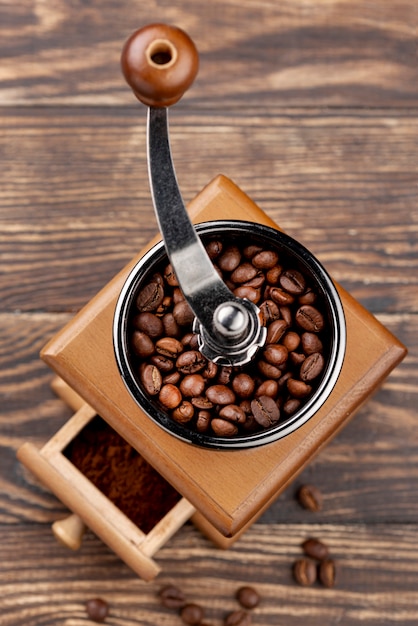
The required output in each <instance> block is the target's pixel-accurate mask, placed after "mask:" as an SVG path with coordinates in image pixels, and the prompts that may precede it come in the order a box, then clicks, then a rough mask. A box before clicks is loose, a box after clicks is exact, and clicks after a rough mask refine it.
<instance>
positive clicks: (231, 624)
mask: <svg viewBox="0 0 418 626" xmlns="http://www.w3.org/2000/svg"><path fill="white" fill-rule="evenodd" d="M251 623H252V620H251V615H250V614H249V613H247V612H246V611H242V610H239V609H238V610H237V611H232V613H229V615H227V616H226V618H225V620H224V625H225V626H250V624H251Z"/></svg>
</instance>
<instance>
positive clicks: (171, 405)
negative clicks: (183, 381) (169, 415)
mask: <svg viewBox="0 0 418 626" xmlns="http://www.w3.org/2000/svg"><path fill="white" fill-rule="evenodd" d="M158 399H159V401H160V402H161V404H162V405H163V406H164V407H165V408H166V409H175V408H176V407H177V406H178V405H179V404H180V402H181V401H182V396H181V393H180V389H179V388H178V387H176V386H175V385H170V384H168V385H163V386H162V387H161V390H160V393H159V395H158Z"/></svg>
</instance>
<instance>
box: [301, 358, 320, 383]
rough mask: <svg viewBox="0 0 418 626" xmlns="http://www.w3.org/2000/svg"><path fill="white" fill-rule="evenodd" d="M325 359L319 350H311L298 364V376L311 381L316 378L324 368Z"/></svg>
mask: <svg viewBox="0 0 418 626" xmlns="http://www.w3.org/2000/svg"><path fill="white" fill-rule="evenodd" d="M324 365H325V361H324V357H323V356H322V354H321V353H320V352H313V353H312V354H310V355H309V356H307V357H306V359H305V360H304V361H303V363H302V365H301V366H300V377H301V379H302V380H303V381H305V382H307V381H311V380H314V379H315V378H317V377H318V376H319V375H320V374H321V373H322V370H323V369H324Z"/></svg>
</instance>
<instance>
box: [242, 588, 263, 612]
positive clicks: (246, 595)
mask: <svg viewBox="0 0 418 626" xmlns="http://www.w3.org/2000/svg"><path fill="white" fill-rule="evenodd" d="M236 598H237V600H238V602H239V603H240V605H241V606H243V607H244V608H245V609H254V608H255V607H256V606H258V605H259V604H260V595H259V593H258V592H257V591H256V590H255V589H254V587H248V586H244V587H240V588H239V589H238V591H237V593H236Z"/></svg>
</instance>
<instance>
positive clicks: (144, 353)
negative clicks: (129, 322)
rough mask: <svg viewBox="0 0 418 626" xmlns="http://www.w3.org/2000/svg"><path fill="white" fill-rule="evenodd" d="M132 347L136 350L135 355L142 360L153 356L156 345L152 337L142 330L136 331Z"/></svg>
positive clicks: (133, 335)
mask: <svg viewBox="0 0 418 626" xmlns="http://www.w3.org/2000/svg"><path fill="white" fill-rule="evenodd" d="M132 347H133V349H134V350H135V354H137V355H138V356H139V357H141V358H142V359H146V358H147V357H149V356H151V354H154V351H155V348H154V344H153V343H152V340H151V339H150V337H148V335H146V334H145V333H143V332H142V331H140V330H135V331H134V332H133V334H132Z"/></svg>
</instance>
